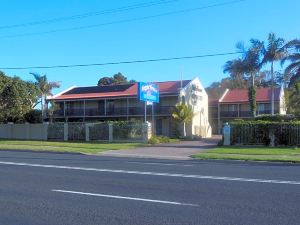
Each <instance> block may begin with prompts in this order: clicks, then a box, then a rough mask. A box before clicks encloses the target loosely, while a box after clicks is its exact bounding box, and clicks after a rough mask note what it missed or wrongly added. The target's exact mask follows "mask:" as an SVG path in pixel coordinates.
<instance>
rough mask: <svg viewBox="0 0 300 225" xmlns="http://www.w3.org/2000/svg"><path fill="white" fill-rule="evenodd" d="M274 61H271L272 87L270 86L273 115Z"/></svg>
mask: <svg viewBox="0 0 300 225" xmlns="http://www.w3.org/2000/svg"><path fill="white" fill-rule="evenodd" d="M273 67H274V62H273V61H272V62H271V76H272V84H271V85H272V87H271V92H272V93H271V114H272V115H274V68H273Z"/></svg>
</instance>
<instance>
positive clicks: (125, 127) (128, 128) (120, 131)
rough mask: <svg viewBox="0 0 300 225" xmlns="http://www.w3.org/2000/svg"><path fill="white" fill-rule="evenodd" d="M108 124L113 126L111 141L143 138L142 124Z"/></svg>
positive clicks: (126, 122) (115, 122)
mask: <svg viewBox="0 0 300 225" xmlns="http://www.w3.org/2000/svg"><path fill="white" fill-rule="evenodd" d="M110 123H111V124H112V126H113V139H116V140H117V139H118V140H128V139H142V137H143V124H142V123H140V122H131V121H129V122H128V121H114V122H110Z"/></svg>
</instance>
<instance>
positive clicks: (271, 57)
mask: <svg viewBox="0 0 300 225" xmlns="http://www.w3.org/2000/svg"><path fill="white" fill-rule="evenodd" d="M262 51H263V60H262V65H264V64H267V63H270V64H271V77H272V79H271V80H272V84H271V88H272V94H271V112H272V115H274V80H275V77H274V63H275V62H276V61H280V60H282V59H283V58H284V57H285V56H286V48H285V41H284V39H283V38H277V37H276V35H275V34H274V33H269V35H268V43H267V45H266V46H264V45H263V48H262Z"/></svg>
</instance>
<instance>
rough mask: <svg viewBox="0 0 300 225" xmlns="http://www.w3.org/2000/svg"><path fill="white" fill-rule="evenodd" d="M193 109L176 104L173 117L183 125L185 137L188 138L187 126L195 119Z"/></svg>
mask: <svg viewBox="0 0 300 225" xmlns="http://www.w3.org/2000/svg"><path fill="white" fill-rule="evenodd" d="M194 115H195V114H194V112H193V108H192V107H191V106H190V105H186V104H184V103H179V104H176V108H175V110H174V112H173V113H172V117H173V118H174V119H175V120H177V121H179V122H180V123H182V124H183V136H184V137H186V127H185V126H186V124H187V123H190V122H192V120H193V117H194Z"/></svg>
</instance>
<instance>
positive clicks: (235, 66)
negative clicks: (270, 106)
mask: <svg viewBox="0 0 300 225" xmlns="http://www.w3.org/2000/svg"><path fill="white" fill-rule="evenodd" d="M250 43H251V45H250V47H249V48H245V47H244V44H243V43H237V45H236V47H237V48H238V50H239V51H241V52H243V54H242V57H241V58H238V59H235V60H232V61H228V62H227V63H226V64H225V66H224V72H228V73H230V75H231V77H235V78H236V77H238V79H247V80H248V96H249V105H250V111H251V113H252V115H253V117H255V116H256V81H255V80H256V77H257V76H258V73H259V71H260V68H261V60H260V57H261V52H262V51H261V49H262V45H263V43H262V42H260V41H259V40H256V39H251V40H250Z"/></svg>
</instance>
